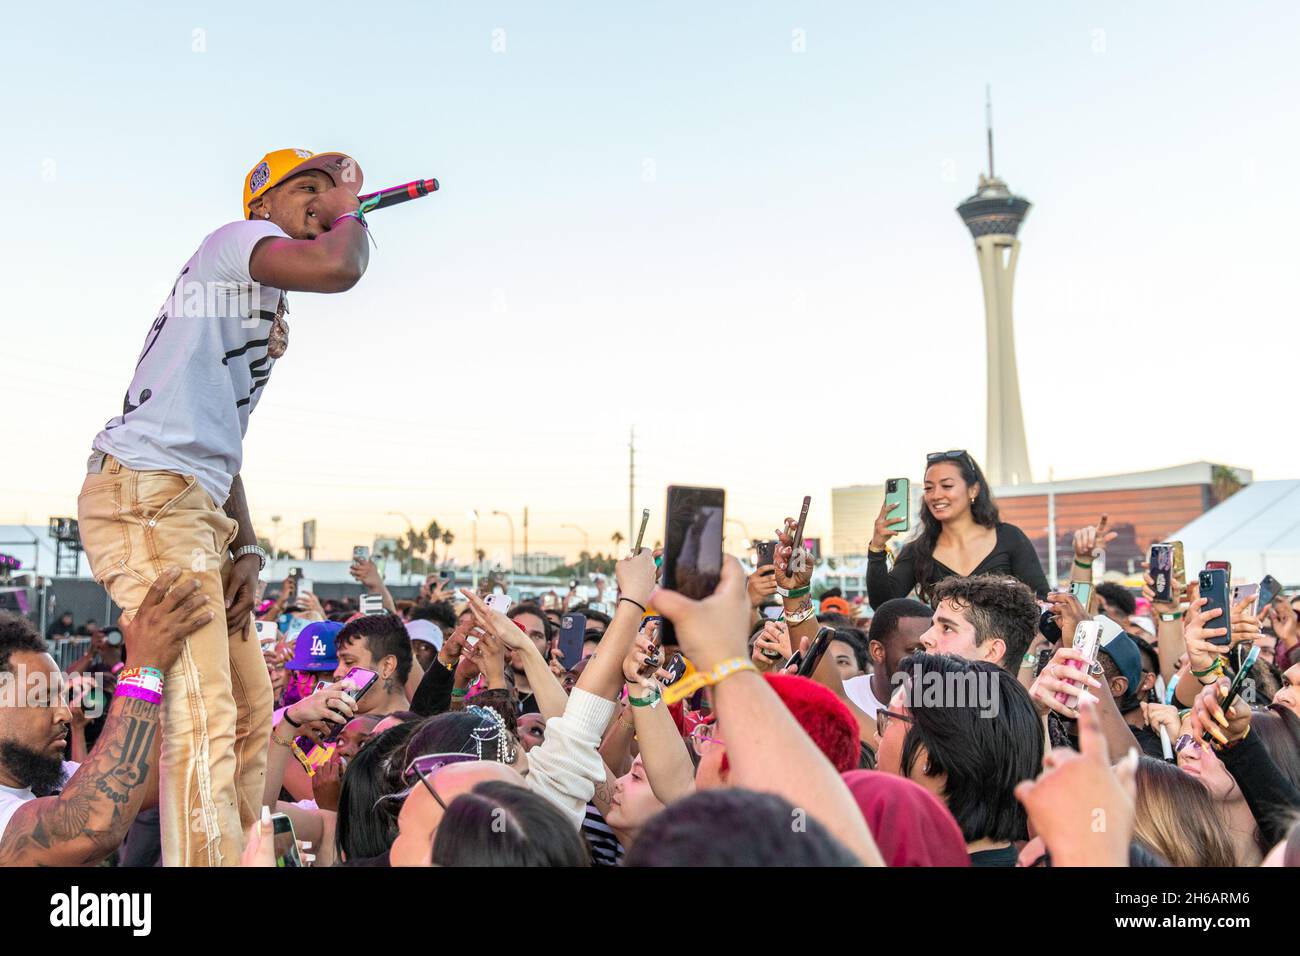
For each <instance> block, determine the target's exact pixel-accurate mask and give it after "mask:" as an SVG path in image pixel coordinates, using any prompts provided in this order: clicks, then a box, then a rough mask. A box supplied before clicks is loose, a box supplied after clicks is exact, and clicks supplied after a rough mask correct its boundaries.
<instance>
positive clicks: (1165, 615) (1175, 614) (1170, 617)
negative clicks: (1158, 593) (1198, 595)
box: [1160, 611, 1183, 621]
mask: <svg viewBox="0 0 1300 956" xmlns="http://www.w3.org/2000/svg"><path fill="white" fill-rule="evenodd" d="M1182 616H1183V612H1182V611H1161V612H1160V620H1162V621H1176V620H1178V619H1179V618H1180V617H1182Z"/></svg>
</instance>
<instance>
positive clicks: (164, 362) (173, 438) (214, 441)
mask: <svg viewBox="0 0 1300 956" xmlns="http://www.w3.org/2000/svg"><path fill="white" fill-rule="evenodd" d="M272 236H276V237H280V238H285V239H287V238H288V235H287V234H286V233H285V232H284V230H282V229H281V228H280V227H279V226H277V225H275V224H273V223H270V222H266V221H264V220H263V221H260V222H259V221H253V220H248V221H241V222H232V223H230V224H229V225H225V226H222V227H221V228H220V229H218V230H217V231H216V232H213V233H212V234H210V235H209V236H208V237H207V238H206V239H204V240H203V242H202V243H201V244H200V245H199V248H198V251H196V252H195V253H194V255H193V256H191V257H190V261H189V262H187V263H186V264H185V268H184V269H183V270H182V271H181V274H180V276H179V277H177V279H176V284H175V285H174V286H173V287H172V291H171V294H170V295H168V297H167V300H166V301H165V302H164V303H163V307H162V311H161V312H159V314H158V317H157V318H156V319H155V320H154V323H153V325H152V326H151V327H150V329H149V334H148V335H147V336H146V337H145V343H144V350H143V351H142V352H141V353H140V358H139V361H137V362H136V366H135V375H134V376H133V377H132V379H131V385H130V387H129V388H128V389H127V392H126V398H125V400H124V401H123V403H122V414H121V415H118V416H117V417H116V418H113V419H112V420H110V421H109V422H108V424H107V425H105V426H104V430H103V431H101V432H100V433H99V434H98V435H96V436H95V441H94V447H95V448H96V449H98V450H99V451H102V452H105V453H107V454H109V455H112V456H113V457H114V458H116V459H117V460H118V461H120V462H122V464H123V465H125V466H126V467H128V468H133V469H135V470H137V471H139V470H152V469H160V470H163V471H174V472H178V473H180V474H185V475H194V476H195V478H197V479H198V482H199V484H200V485H201V486H202V488H203V490H204V491H206V492H207V493H208V494H209V495H211V496H212V501H213V503H214V504H215V505H217V507H221V506H222V505H223V504H224V503H225V501H226V498H227V497H228V496H229V495H230V484H231V482H232V481H234V478H235V476H236V475H238V474H239V469H240V467H241V466H242V464H243V460H244V447H243V440H244V434H245V433H246V432H247V431H248V416H249V414H251V413H252V411H253V409H254V408H255V407H256V406H257V402H258V400H259V399H260V398H261V395H262V387H263V386H264V385H266V383H267V381H268V380H269V379H270V377H271V367H272V366H273V365H274V364H275V359H273V358H271V356H270V355H269V354H267V345H268V341H269V335H270V330H271V324H272V322H273V320H274V319H275V315H276V311H277V309H278V308H279V306H280V305H281V302H282V300H283V298H284V293H283V292H282V291H281V290H280V289H275V288H272V287H271V286H264V285H259V284H258V283H256V282H254V281H253V277H252V276H251V275H250V274H249V271H248V260H249V257H250V256H251V255H252V254H253V248H254V247H255V246H256V245H257V244H258V243H259V242H260V241H261V240H263V239H266V238H268V237H272Z"/></svg>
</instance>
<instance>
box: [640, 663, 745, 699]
mask: <svg viewBox="0 0 1300 956" xmlns="http://www.w3.org/2000/svg"><path fill="white" fill-rule="evenodd" d="M741 671H754V672H755V673H757V672H758V668H757V667H755V666H754V662H753V661H750V660H747V659H746V658H743V657H731V658H728V659H727V660H725V661H723V662H722V663H721V664H719V665H718V666H717V667H715V668H713V670H711V671H708V672H707V673H705V672H703V671H697V672H696V673H694V674H692V675H691V676H690V677H687V678H685V679H683V680H679V681H678V682H677V683H675V684H673V685H672V686H671V687H669V688H668V689H667V690H665V691H664V694H663V701H664V703H665V704H675V703H677V702H678V701H679V700H683V699H685V698H687V697H690V696H691V695H692V694H694V693H695V692H696V691H697V690H699V689H700V688H701V687H713V686H714V685H715V684H720V683H721V682H722V681H724V680H726V679H727V678H728V677H731V676H732V675H734V674H739V673H740V672H741Z"/></svg>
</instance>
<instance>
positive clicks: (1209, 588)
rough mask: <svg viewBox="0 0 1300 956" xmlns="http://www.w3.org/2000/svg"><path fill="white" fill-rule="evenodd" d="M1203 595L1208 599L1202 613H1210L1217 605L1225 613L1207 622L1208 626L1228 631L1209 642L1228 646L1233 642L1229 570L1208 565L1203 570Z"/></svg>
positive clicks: (1201, 579)
mask: <svg viewBox="0 0 1300 956" xmlns="http://www.w3.org/2000/svg"><path fill="white" fill-rule="evenodd" d="M1200 582H1201V597H1203V598H1205V599H1206V603H1205V606H1204V607H1202V608H1201V613H1203V614H1208V613H1209V612H1210V611H1212V610H1214V609H1215V608H1216V607H1217V608H1221V609H1222V610H1223V613H1222V614H1221V615H1219V616H1218V617H1216V618H1214V619H1213V620H1210V621H1207V622H1206V627H1211V628H1215V627H1222V628H1227V631H1228V633H1226V634H1224V635H1223V636H1222V637H1211V638H1209V642H1210V643H1211V644H1215V645H1218V646H1219V647H1228V646H1229V645H1231V644H1232V605H1231V604H1229V594H1228V572H1227V571H1225V570H1224V569H1223V568H1211V567H1208V566H1207V567H1206V569H1205V570H1204V571H1202V572H1201V577H1200Z"/></svg>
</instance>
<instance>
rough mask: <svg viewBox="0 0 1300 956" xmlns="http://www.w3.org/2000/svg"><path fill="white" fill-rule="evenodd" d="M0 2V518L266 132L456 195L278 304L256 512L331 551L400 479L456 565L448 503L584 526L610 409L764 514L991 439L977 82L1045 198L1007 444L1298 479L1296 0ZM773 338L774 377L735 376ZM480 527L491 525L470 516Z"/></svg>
mask: <svg viewBox="0 0 1300 956" xmlns="http://www.w3.org/2000/svg"><path fill="white" fill-rule="evenodd" d="M0 22H3V25H4V27H5V33H6V35H7V36H9V37H10V38H11V42H10V44H9V45H8V47H7V49H6V56H5V62H4V63H3V65H0V76H2V78H3V81H4V82H3V83H0V111H2V112H3V116H4V121H3V130H4V132H3V146H4V148H3V150H0V174H3V176H4V178H5V181H6V182H8V183H9V184H10V186H11V192H12V195H13V198H14V202H13V204H12V205H11V207H10V213H11V216H10V220H9V227H8V228H6V229H5V230H3V233H2V235H0V270H2V275H3V279H4V284H5V289H6V292H7V296H6V310H5V313H6V317H7V318H8V321H7V322H6V323H5V329H6V339H5V345H4V347H3V349H0V395H2V397H3V398H4V400H5V403H6V406H7V408H8V409H10V410H11V411H12V410H14V409H20V410H21V411H20V413H19V417H20V423H19V424H18V425H17V426H16V427H11V430H10V432H9V448H10V450H11V451H10V453H9V454H7V455H6V459H7V467H6V469H5V474H4V475H3V476H0V520H6V519H8V520H15V519H21V518H23V517H24V516H25V517H27V518H28V519H30V520H33V521H37V522H43V520H44V518H45V517H46V516H47V515H49V514H54V513H61V512H70V511H72V509H73V508H74V507H75V496H76V492H77V489H78V488H79V486H80V480H81V476H80V470H81V466H82V462H83V461H84V457H85V454H86V451H87V448H88V445H89V442H90V440H91V438H92V437H93V435H94V433H95V432H96V431H97V430H98V428H99V427H100V426H101V425H102V424H103V422H104V421H105V420H106V419H107V418H109V417H110V416H111V415H112V414H113V413H114V412H115V411H117V410H118V409H119V408H120V404H121V395H122V392H123V390H124V389H125V387H126V384H127V382H128V380H129V375H130V370H131V367H132V365H133V363H134V361H135V358H136V356H137V354H138V352H139V349H140V346H141V343H142V342H143V338H144V334H145V331H146V329H147V327H148V325H149V323H150V322H151V320H152V318H153V316H154V315H155V313H156V311H157V308H158V306H159V304H160V302H161V301H162V299H163V297H164V295H165V294H166V291H167V289H168V288H169V286H170V283H171V281H172V279H173V278H174V276H175V274H176V272H177V270H178V268H179V266H180V265H181V264H182V263H183V262H184V261H185V260H186V259H187V258H188V256H189V255H190V253H191V252H192V251H193V249H194V247H195V246H196V245H197V244H198V242H199V240H200V239H201V238H202V237H203V236H204V235H205V234H206V233H208V232H210V231H211V230H212V229H214V228H216V227H217V226H219V225H221V224H222V223H224V222H227V221H229V220H231V219H234V218H238V217H239V215H240V205H239V204H240V188H241V181H242V177H243V176H244V174H245V173H246V172H247V170H248V169H249V168H250V167H251V166H252V165H253V164H254V163H255V162H256V161H257V160H258V159H259V158H260V157H261V155H262V154H263V153H264V152H266V151H267V150H269V149H273V148H279V147H284V146H302V147H307V148H310V149H315V150H326V149H338V150H343V151H346V152H349V153H351V154H352V155H353V156H355V157H356V158H357V159H358V161H359V162H360V164H361V166H362V168H363V170H364V172H365V175H366V181H367V184H368V185H369V186H375V187H378V186H385V185H391V184H396V183H400V182H405V181H407V180H409V179H413V178H416V177H420V176H430V175H433V176H437V177H438V178H439V179H440V180H441V181H442V184H443V187H444V188H443V191H442V193H441V194H440V195H438V196H436V197H434V198H432V199H428V200H423V201H421V202H420V203H417V204H414V205H410V206H406V207H402V208H398V209H394V210H391V211H387V210H386V211H384V212H381V213H378V214H376V215H375V217H374V233H375V236H376V238H377V240H378V243H379V247H378V249H377V250H375V252H374V253H373V255H372V259H371V268H370V271H369V273H368V274H367V276H366V278H365V279H364V280H363V282H362V283H361V285H359V286H358V287H357V288H356V289H354V290H353V291H351V292H350V293H348V294H346V295H343V296H331V297H326V296H308V295H296V296H295V297H294V299H293V305H292V310H293V311H292V313H291V315H290V322H291V325H292V329H293V332H292V338H291V346H290V350H289V353H288V355H287V356H286V357H285V359H284V360H283V361H282V362H280V363H278V364H277V367H276V372H275V376H274V379H273V381H272V383H271V385H270V386H269V387H268V390H267V393H266V396H265V399H264V401H263V403H262V404H261V406H260V407H259V409H258V411H257V413H256V414H255V415H254V417H253V422H252V426H251V429H250V432H249V436H248V440H247V445H246V462H245V479H246V483H247V484H248V486H249V495H250V498H251V504H252V510H253V516H254V519H255V521H256V523H257V524H258V525H259V530H263V531H266V530H267V529H269V517H270V515H272V514H279V515H283V516H284V519H285V523H286V525H288V526H293V525H295V524H296V523H297V522H298V521H300V520H301V519H303V518H307V517H317V518H318V519H319V520H320V522H321V531H322V538H323V540H324V542H325V544H326V546H327V549H328V550H331V551H334V552H335V553H337V554H339V555H343V554H345V553H346V549H347V547H348V546H349V545H350V544H352V543H361V542H368V541H369V539H370V538H369V536H370V535H371V534H372V533H374V532H384V531H388V532H392V531H396V530H398V529H399V528H401V527H403V526H404V522H403V521H402V520H401V519H398V518H395V517H387V516H385V512H386V511H389V510H401V511H404V512H406V513H407V514H410V515H411V517H412V518H414V519H416V520H417V522H419V523H421V524H423V523H425V522H426V521H427V520H428V518H429V517H437V518H438V519H439V520H440V521H442V522H443V523H449V524H450V525H451V526H452V527H453V528H454V529H456V530H457V532H458V538H459V540H458V550H460V548H459V545H461V544H463V546H464V549H463V551H462V553H461V556H462V557H467V556H468V540H469V537H470V535H469V527H468V524H467V522H466V521H465V519H464V516H463V514H464V510H465V509H466V508H479V509H480V510H482V511H483V512H484V513H485V514H486V512H489V511H491V510H492V509H494V508H500V509H503V510H510V511H513V512H514V513H515V514H516V525H518V524H519V512H520V510H521V509H522V507H523V506H524V505H525V504H527V505H530V506H531V508H532V511H533V522H534V528H533V540H532V542H531V543H532V547H533V549H534V550H543V549H545V550H552V551H568V552H569V553H574V552H575V551H576V546H577V545H579V544H580V543H581V542H580V541H579V540H578V539H577V536H576V535H575V534H574V533H573V532H570V531H565V530H562V529H560V528H559V524H560V523H562V522H566V521H567V522H572V523H576V524H579V525H581V526H583V527H585V528H586V529H587V530H588V531H589V532H590V534H591V539H592V546H593V549H594V548H596V547H608V544H609V535H610V534H611V533H612V532H613V531H614V530H615V529H616V528H622V529H625V528H626V506H627V490H626V481H627V479H626V450H625V446H626V430H627V426H628V425H629V424H632V423H635V424H636V426H637V430H638V434H639V446H640V448H639V458H640V469H639V472H640V474H639V481H638V499H639V500H638V502H637V507H638V509H639V508H640V507H641V506H642V505H648V506H650V507H652V508H655V509H656V510H657V511H659V510H662V506H661V502H662V489H663V486H664V485H665V484H667V483H669V482H673V481H677V482H693V483H709V484H713V483H717V484H722V485H725V486H726V487H727V488H728V490H729V500H728V503H729V511H730V513H731V514H733V515H736V516H737V517H739V518H741V519H742V520H743V521H745V522H746V523H747V524H748V525H749V527H750V530H751V532H752V533H755V534H759V533H761V532H762V531H765V530H770V528H771V527H772V526H774V525H775V523H776V522H777V521H778V520H779V518H780V517H781V516H782V515H783V514H784V513H785V512H788V511H789V510H790V509H791V508H793V507H794V506H795V505H796V504H797V503H798V499H799V497H800V496H801V495H802V494H804V493H812V494H814V495H815V496H816V499H820V501H819V502H818V503H819V504H820V505H821V507H820V508H819V507H818V506H817V504H815V505H814V509H813V513H812V515H810V518H809V527H810V529H812V530H813V531H814V532H821V533H829V519H830V510H829V489H830V487H832V486H833V485H838V484H848V483H855V482H863V483H872V482H877V481H879V480H881V479H883V478H885V477H887V476H892V475H898V474H910V475H912V476H913V477H914V478H917V477H919V471H920V465H921V462H922V460H923V455H924V453H925V452H926V451H927V450H932V449H934V448H950V447H955V446H965V447H969V448H971V449H972V451H974V452H975V453H976V455H979V454H981V452H982V449H983V443H984V422H983V407H984V405H983V390H984V385H983V369H982V359H981V360H980V361H973V359H976V358H981V357H982V350H983V334H984V333H983V318H982V306H981V301H980V292H979V279H978V273H977V269H976V265H975V258H974V255H973V253H972V249H971V243H970V239H969V236H968V235H967V233H966V231H965V229H964V227H963V226H962V225H961V222H960V220H959V219H958V218H957V216H956V215H955V213H954V212H953V207H954V206H955V205H956V204H957V203H958V202H960V201H961V200H962V199H963V198H964V197H965V196H967V195H969V194H970V192H972V191H973V189H974V187H975V184H976V177H977V175H978V173H979V171H980V170H981V169H982V168H983V165H984V132H983V123H984V114H983V106H984V84H985V83H986V82H989V83H991V84H992V86H993V96H994V112H995V127H996V137H997V167H998V172H999V174H1000V175H1002V176H1003V177H1004V178H1006V180H1007V181H1008V182H1009V184H1010V185H1011V187H1012V188H1013V189H1014V190H1016V191H1017V192H1020V193H1022V194H1023V195H1025V196H1027V197H1028V198H1029V199H1030V200H1032V201H1033V202H1034V204H1035V208H1034V210H1033V212H1032V213H1031V214H1030V217H1029V219H1028V221H1027V222H1026V224H1025V226H1024V228H1023V230H1022V232H1021V238H1022V240H1023V243H1024V248H1023V250H1022V253H1021V259H1020V272H1019V276H1018V279H1017V289H1016V303H1015V309H1016V326H1017V347H1018V351H1019V361H1020V375H1021V387H1022V394H1023V395H1024V400H1025V404H1026V409H1025V411H1026V421H1027V429H1028V436H1029V444H1030V456H1031V462H1032V465H1033V468H1034V471H1035V477H1038V478H1044V477H1046V472H1047V469H1048V467H1049V466H1051V467H1053V468H1054V470H1055V473H1056V474H1057V475H1058V476H1060V477H1075V476H1082V475H1089V474H1098V473H1105V472H1114V471H1125V470H1131V469H1138V468H1148V467H1159V466H1162V465H1167V464H1174V463H1178V462H1183V461H1190V460H1195V459H1202V458H1207V459H1211V460H1216V461H1225V462H1228V463H1231V464H1236V465H1240V466H1244V467H1253V468H1254V469H1255V470H1256V473H1257V475H1258V476H1259V477H1284V476H1287V477H1293V476H1294V474H1295V472H1294V467H1293V461H1294V455H1293V454H1292V451H1291V448H1290V447H1289V446H1291V445H1292V444H1294V442H1293V441H1292V440H1291V439H1290V437H1289V435H1281V436H1279V435H1277V434H1270V432H1269V431H1268V430H1267V427H1265V428H1261V427H1260V426H1261V425H1265V426H1267V425H1268V424H1269V423H1271V422H1274V421H1277V422H1282V421H1284V420H1286V419H1288V418H1289V417H1290V415H1289V413H1290V410H1291V408H1292V407H1293V404H1294V400H1293V397H1292V391H1293V389H1292V387H1291V382H1292V379H1293V377H1294V372H1293V371H1292V367H1291V366H1293V364H1294V360H1293V358H1292V355H1293V352H1294V349H1293V348H1292V341H1293V332H1292V330H1293V329H1294V328H1295V321H1294V320H1295V315H1294V313H1295V311H1296V304H1295V303H1296V291H1297V289H1296V286H1297V281H1298V280H1297V275H1298V274H1300V273H1298V272H1297V269H1296V267H1295V260H1296V245H1297V242H1296V239H1295V223H1296V219H1297V212H1298V211H1300V210H1298V209H1297V205H1298V202H1297V192H1296V188H1295V182H1294V180H1295V175H1296V174H1295V172H1294V157H1295V156H1296V155H1297V154H1298V153H1300V149H1298V147H1300V142H1297V140H1298V139H1300V135H1298V134H1297V130H1298V129H1300V123H1297V112H1300V106H1298V105H1297V100H1296V97H1295V91H1296V89H1297V88H1300V83H1298V82H1297V80H1300V60H1298V59H1297V57H1296V56H1295V49H1296V43H1297V39H1298V37H1300V30H1298V29H1297V27H1298V26H1300V13H1298V12H1297V8H1295V7H1294V6H1293V5H1290V4H1284V3H1277V4H1231V5H1228V4H1212V3H1188V2H1178V3H1154V2H1149V3H1142V4H1140V5H1139V4H1131V3H1070V4H1065V3H1059V4H1058V3H1052V4H1047V3H1002V4H995V3H962V4H958V3H943V4H939V3H930V4H895V3H889V4H886V3H848V2H845V3H830V2H818V3H811V2H809V3H789V2H759V3H718V4H700V3H656V4H621V3H620V4H595V3H586V4H579V3H547V2H540V0H534V2H528V3H468V2H460V3H455V2H443V3H436V4H433V3H428V4H415V3H384V2H379V0H377V2H373V3H369V4H365V5H357V4H333V3H312V4H309V5H298V6H296V7H289V6H286V5H271V4H229V3H175V4H168V5H166V6H161V5H156V4H146V3H113V4H92V3H74V4H62V5H57V6H55V5H43V6H37V5H25V6H22V7H19V8H14V7H13V6H12V5H11V6H10V7H8V8H6V11H5V13H4V14H0ZM196 30H197V31H202V32H201V33H199V34H196V33H195V31H196ZM796 30H798V31H802V34H801V35H802V37H803V38H804V40H803V42H804V50H803V52H796V50H794V49H793V48H792V47H793V46H795V45H796V41H797V37H796V34H795V32H794V31H796ZM494 31H502V32H500V33H496V34H494ZM494 36H495V38H496V41H497V45H498V46H500V44H501V41H502V39H503V40H504V49H503V50H499V51H494V49H493V44H494ZM196 45H203V46H204V49H203V50H202V51H196V50H195V46H196ZM790 367H795V368H797V369H798V370H799V373H798V378H799V381H801V382H803V383H805V385H806V388H805V392H804V395H803V396H801V397H799V396H791V397H790V398H789V399H788V400H786V401H784V402H783V403H782V404H781V405H779V406H776V407H770V406H769V407H762V406H759V405H758V404H756V402H757V401H758V400H759V399H760V398H761V397H762V396H763V395H768V394H771V392H772V391H773V390H774V389H776V390H778V391H779V390H780V389H781V387H782V386H781V383H780V382H779V381H778V380H776V379H775V378H774V376H775V375H776V374H777V373H778V372H779V371H780V370H781V369H784V368H790ZM764 376H766V378H764ZM1153 426H1158V427H1156V428H1154V433H1155V434H1153ZM1157 435H1160V436H1164V437H1156V436H1157ZM15 442H16V443H17V447H18V448H19V452H18V453H17V454H14V453H13V449H14V448H15V447H16V446H15ZM791 446H793V447H794V448H796V449H798V450H799V451H797V453H796V454H795V456H794V457H793V459H792V458H791V457H789V449H790V448H791ZM816 499H815V500H816ZM657 520H658V519H656V521H657ZM733 530H734V529H733ZM481 532H482V533H481V534H480V540H481V542H482V543H483V546H484V547H485V548H486V549H487V550H489V553H501V554H504V553H505V552H506V550H507V548H506V541H505V524H504V522H502V521H500V519H495V521H494V522H493V523H488V519H486V518H485V523H484V525H483V527H482V529H481ZM289 537H292V535H289V536H286V540H285V542H284V543H289V541H288V538H289ZM732 544H733V546H735V544H736V542H732Z"/></svg>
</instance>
